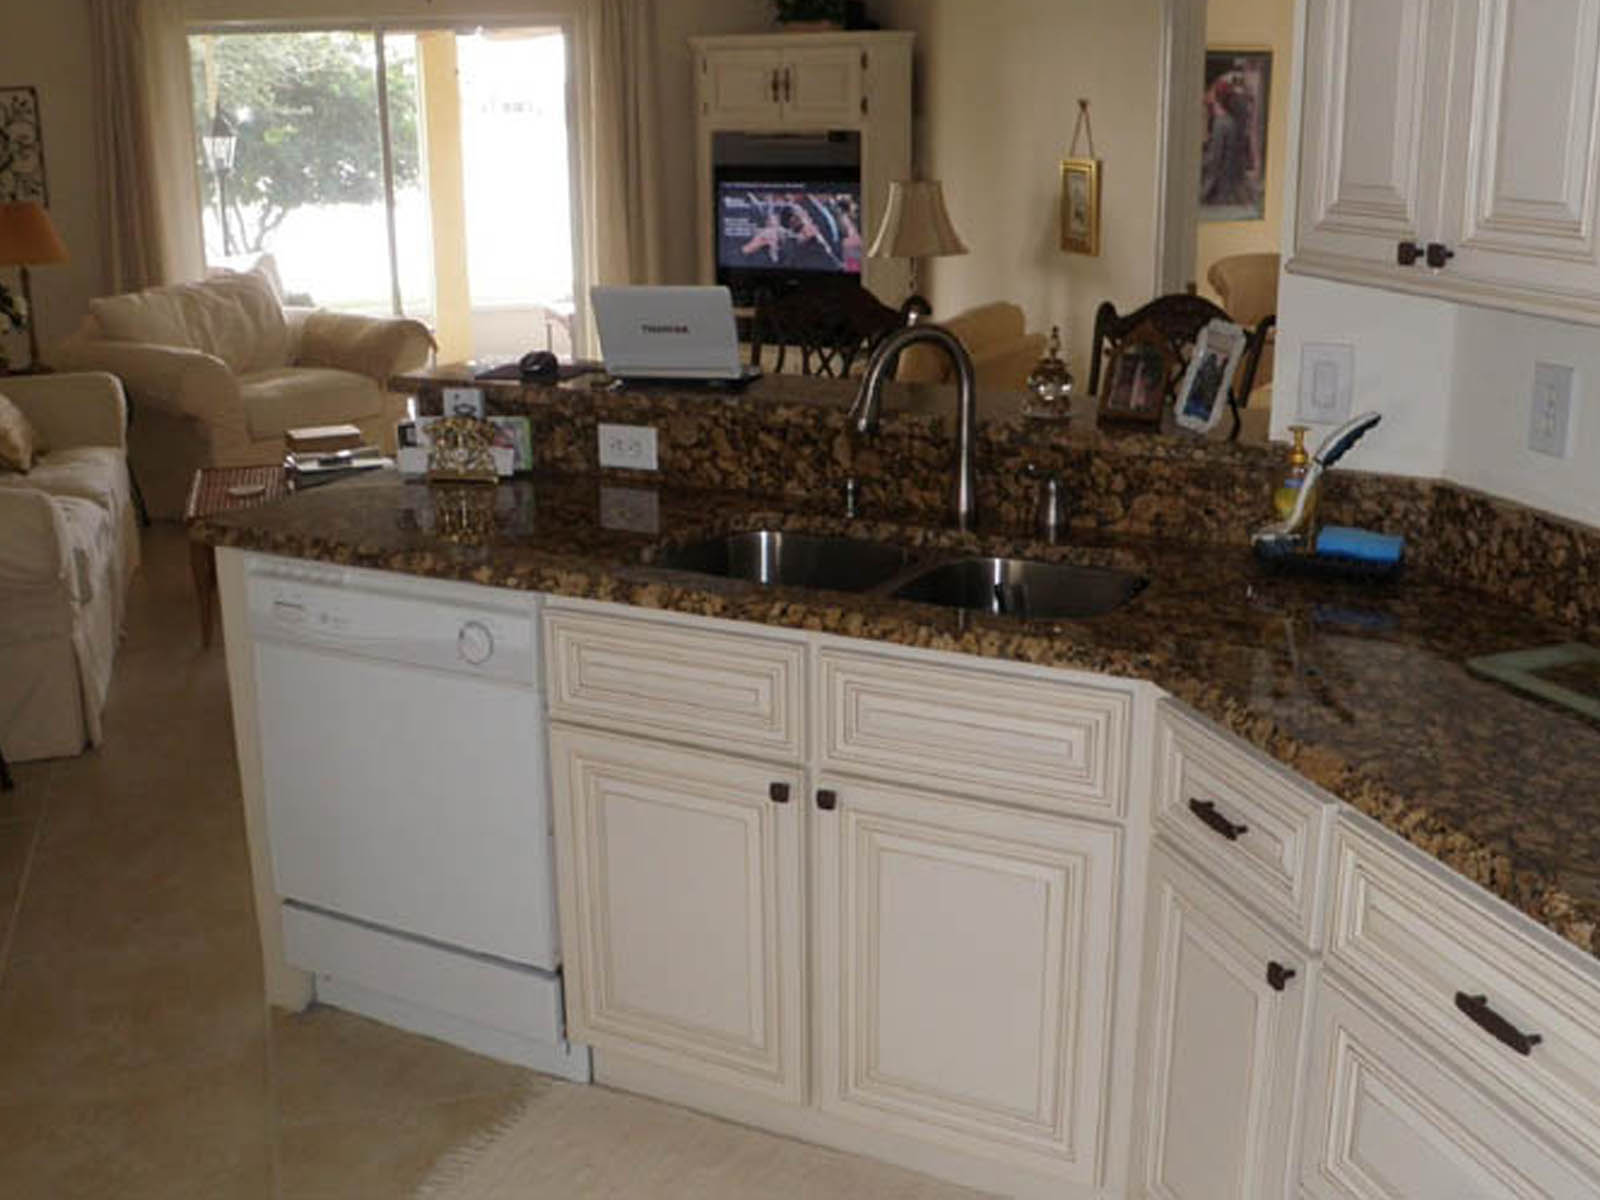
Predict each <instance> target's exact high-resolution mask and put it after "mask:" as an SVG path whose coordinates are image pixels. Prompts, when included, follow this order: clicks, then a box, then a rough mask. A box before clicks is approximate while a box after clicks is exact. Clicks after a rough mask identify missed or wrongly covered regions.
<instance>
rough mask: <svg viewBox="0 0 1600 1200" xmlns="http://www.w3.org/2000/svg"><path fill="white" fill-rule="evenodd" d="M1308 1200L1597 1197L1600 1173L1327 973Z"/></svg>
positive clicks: (1315, 1028)
mask: <svg viewBox="0 0 1600 1200" xmlns="http://www.w3.org/2000/svg"><path fill="white" fill-rule="evenodd" d="M1313 1007H1314V1013H1315V1016H1314V1018H1313V1021H1312V1026H1311V1062H1310V1068H1309V1070H1308V1071H1307V1073H1306V1082H1307V1092H1306V1103H1305V1118H1304V1121H1305V1123H1304V1131H1305V1132H1304V1142H1303V1145H1302V1155H1301V1168H1300V1191H1299V1195H1300V1196H1302V1197H1305V1198H1306V1200H1353V1198H1354V1197H1360V1200H1489V1198H1490V1197H1494V1198H1495V1200H1502V1198H1504V1200H1512V1198H1513V1197H1515V1198H1516V1200H1535V1198H1540V1200H1593V1197H1594V1196H1596V1195H1597V1194H1600V1176H1596V1175H1595V1174H1594V1172H1593V1170H1592V1163H1587V1162H1585V1161H1584V1159H1585V1158H1586V1157H1589V1156H1590V1155H1592V1148H1591V1150H1590V1151H1588V1152H1587V1153H1586V1152H1585V1150H1584V1149H1583V1148H1581V1147H1574V1146H1570V1145H1569V1146H1566V1147H1559V1146H1558V1145H1553V1144H1552V1141H1551V1138H1550V1136H1549V1134H1550V1131H1549V1130H1547V1129H1545V1128H1544V1127H1543V1126H1542V1124H1541V1123H1539V1122H1536V1121H1529V1120H1527V1119H1526V1118H1527V1115H1528V1114H1526V1113H1521V1112H1518V1111H1517V1109H1516V1107H1515V1106H1512V1105H1508V1104H1506V1103H1504V1102H1503V1098H1502V1097H1500V1096H1497V1095H1496V1094H1494V1092H1493V1091H1492V1090H1490V1089H1486V1088H1484V1087H1483V1086H1482V1084H1483V1082H1484V1081H1483V1080H1482V1079H1481V1078H1477V1077H1475V1076H1474V1073H1472V1072H1467V1073H1465V1074H1464V1073H1463V1072H1462V1071H1461V1067H1460V1064H1458V1063H1457V1062H1455V1061H1454V1060H1453V1059H1452V1058H1451V1057H1450V1056H1449V1055H1442V1054H1439V1053H1436V1052H1435V1051H1433V1050H1432V1049H1431V1048H1429V1047H1427V1046H1425V1045H1424V1044H1422V1043H1420V1042H1419V1041H1417V1040H1416V1038H1414V1037H1413V1036H1412V1035H1411V1031H1410V1030H1409V1029H1408V1028H1407V1027H1406V1026H1405V1025H1404V1024H1403V1023H1396V1022H1395V1021H1393V1020H1392V1019H1391V1018H1390V1017H1389V1016H1388V1015H1387V1014H1385V1013H1384V1012H1383V1011H1382V1010H1381V1009H1379V1008H1377V1007H1374V1006H1371V1005H1369V1004H1368V1003H1366V1002H1365V1001H1364V1000H1363V999H1362V998H1361V997H1360V996H1359V995H1358V994H1357V993H1356V992H1355V991H1353V990H1351V989H1349V988H1347V987H1346V985H1345V983H1344V982H1343V981H1342V980H1339V979H1337V978H1336V977H1334V976H1333V975H1332V974H1331V973H1327V974H1324V975H1323V977H1322V984H1321V987H1319V988H1318V990H1317V997H1316V1000H1315V1002H1314V1006H1313Z"/></svg>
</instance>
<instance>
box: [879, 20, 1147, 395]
mask: <svg viewBox="0 0 1600 1200" xmlns="http://www.w3.org/2000/svg"><path fill="white" fill-rule="evenodd" d="M872 11H873V13H874V14H875V15H876V16H877V17H878V18H879V20H881V21H882V22H883V24H884V25H885V26H886V27H893V28H897V29H910V30H913V31H915V32H916V34H917V35H918V36H917V68H916V69H917V83H916V101H915V104H916V112H917V120H916V124H917V128H916V169H917V171H918V172H919V173H920V174H921V175H923V176H926V177H937V178H940V179H942V180H943V181H944V186H945V195H946V199H947V200H948V202H949V206H950V215H951V218H952V220H953V221H954V222H955V225H956V228H957V230H958V231H959V232H960V233H961V236H962V238H963V239H964V240H965V241H966V243H967V245H968V247H969V248H970V249H971V251H972V253H971V254H969V255H967V256H965V257H962V258H950V259H942V260H938V261H935V262H933V263H930V264H928V266H927V268H926V270H925V287H926V290H927V292H928V295H929V299H930V300H931V301H932V302H933V305H934V308H935V311H936V313H943V314H947V315H948V314H953V313H956V312H959V311H961V310H962V309H965V308H969V307H971V306H973V305H975V304H983V303H986V302H988V301H991V300H1011V301H1014V302H1015V303H1017V304H1020V305H1021V306H1022V307H1023V309H1024V310H1025V311H1026V312H1027V315H1028V323H1029V326H1030V327H1031V328H1033V329H1040V330H1042V329H1045V328H1047V327H1048V326H1049V325H1051V324H1061V325H1064V326H1066V327H1067V329H1068V330H1069V339H1070V345H1071V348H1072V365H1073V369H1074V371H1075V373H1076V374H1078V376H1079V377H1080V379H1082V380H1086V379H1087V375H1088V366H1087V359H1088V352H1089V342H1090V335H1091V333H1092V330H1093V323H1094V310H1095V309H1096V308H1097V307H1098V306H1099V304H1100V302H1101V301H1102V300H1111V301H1113V302H1114V303H1115V304H1117V306H1118V307H1119V308H1122V307H1126V306H1131V305H1137V304H1140V303H1143V302H1144V301H1146V300H1148V299H1150V297H1151V295H1152V292H1153V290H1154V286H1155V270H1156V268H1155V236H1156V233H1155V231H1156V182H1157V181H1156V174H1157V169H1156V158H1157V135H1158V128H1159V110H1158V103H1159V96H1160V89H1159V80H1158V72H1159V45H1160V5H1158V4H1156V3H1153V2H1151V0H1144V2H1135V3H1129V2H1128V0H984V2H982V3H979V2H977V0H879V2H878V3H876V4H874V5H873V9H872ZM1079 96H1083V97H1086V98H1088V100H1089V101H1090V105H1091V108H1090V112H1091V115H1092V118H1093V121H1094V134H1095V149H1096V152H1097V154H1098V156H1099V157H1100V159H1101V161H1102V171H1103V179H1104V195H1103V199H1102V206H1101V207H1102V212H1103V214H1104V216H1103V221H1102V246H1101V253H1100V256H1099V257H1098V258H1087V257H1084V256H1082V255H1069V254H1063V253H1062V252H1061V250H1060V249H1059V241H1058V224H1059V216H1058V212H1059V206H1060V160H1061V159H1062V157H1063V156H1065V154H1066V153H1067V149H1068V143H1069V142H1070V141H1071V138H1072V126H1073V121H1074V118H1075V116H1076V111H1077V106H1076V98H1077V97H1079Z"/></svg>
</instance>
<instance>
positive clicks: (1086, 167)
mask: <svg viewBox="0 0 1600 1200" xmlns="http://www.w3.org/2000/svg"><path fill="white" fill-rule="evenodd" d="M1061 248H1062V249H1063V250H1065V251H1067V252H1068V253H1069V254H1088V255H1091V256H1093V255H1096V254H1099V253H1100V160H1099V159H1098V158H1064V159H1062V160H1061Z"/></svg>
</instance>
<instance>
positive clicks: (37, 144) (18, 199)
mask: <svg viewBox="0 0 1600 1200" xmlns="http://www.w3.org/2000/svg"><path fill="white" fill-rule="evenodd" d="M30 200H31V201H34V202H35V203H38V204H44V205H48V204H49V203H50V191H49V188H48V187H47V186H46V184H45V176H44V137H43V135H42V134H41V133H40V128H39V93H38V92H37V91H35V90H34V89H33V88H31V87H0V204H17V203H23V202H26V201H30Z"/></svg>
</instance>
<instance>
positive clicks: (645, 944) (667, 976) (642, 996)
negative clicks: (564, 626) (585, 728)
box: [550, 727, 804, 1100]
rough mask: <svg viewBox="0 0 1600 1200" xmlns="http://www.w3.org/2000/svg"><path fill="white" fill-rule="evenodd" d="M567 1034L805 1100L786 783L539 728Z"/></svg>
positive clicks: (787, 776)
mask: <svg viewBox="0 0 1600 1200" xmlns="http://www.w3.org/2000/svg"><path fill="white" fill-rule="evenodd" d="M550 749H551V775H552V780H553V783H554V795H555V801H556V845H557V847H558V871H559V880H560V890H561V923H562V925H561V927H562V935H563V938H564V947H565V950H566V984H567V1015H568V1024H569V1026H570V1028H571V1030H572V1036H573V1037H574V1039H576V1040H578V1041H583V1042H588V1043H590V1044H592V1045H594V1046H597V1047H611V1048H616V1049H621V1050H624V1051H626V1052H628V1053H630V1054H636V1055H639V1056H641V1057H644V1058H648V1059H651V1060H653V1061H657V1062H661V1063H664V1064H665V1065H668V1066H672V1067H675V1068H677V1069H679V1070H683V1071H688V1072H690V1073H694V1074H699V1075H703V1076H706V1077H708V1078H712V1079H716V1080H719V1081H721V1082H725V1083H733V1084H737V1085H739V1086H743V1087H752V1088H756V1089H758V1090H760V1091H763V1092H766V1093H768V1094H772V1095H776V1096H779V1097H781V1098H785V1099H793V1100H800V1099H803V1096H804V1088H803V1083H804V1080H803V1075H802V1071H801V1067H800V1063H801V1044H802V1043H801V1038H802V1029H803V1019H804V1014H803V1010H802V1006H801V982H800V980H801V974H800V971H801V964H800V947H801V932H800V901H799V894H800V833H799V816H798V813H797V808H798V807H799V806H798V804H796V803H783V804H779V803H774V802H773V801H772V799H771V798H770V795H769V789H770V787H771V785H772V784H774V783H780V784H784V785H787V786H788V788H789V789H790V794H791V795H793V796H796V797H798V796H799V794H800V789H801V786H802V782H803V781H802V778H801V776H800V775H799V774H798V773H796V772H792V771H784V770H780V769H777V768H773V767H761V766H755V765H752V764H749V763H745V762H741V761H739V760H737V759H732V758H725V757H723V756H721V755H714V754H707V753H703V752H699V751H692V750H676V749H671V748H668V747H665V746H660V745H654V744H652V743H649V742H644V741H640V740H638V739H634V738H628V737H624V736H620V735H612V734H598V733H586V732H579V731H576V730H572V729H564V728H560V727H557V728H555V729H554V730H553V731H552V733H551V738H550Z"/></svg>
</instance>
